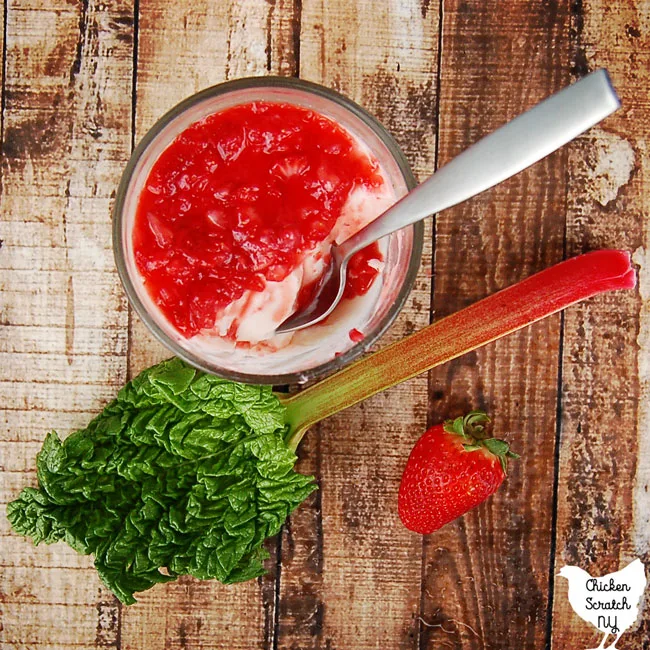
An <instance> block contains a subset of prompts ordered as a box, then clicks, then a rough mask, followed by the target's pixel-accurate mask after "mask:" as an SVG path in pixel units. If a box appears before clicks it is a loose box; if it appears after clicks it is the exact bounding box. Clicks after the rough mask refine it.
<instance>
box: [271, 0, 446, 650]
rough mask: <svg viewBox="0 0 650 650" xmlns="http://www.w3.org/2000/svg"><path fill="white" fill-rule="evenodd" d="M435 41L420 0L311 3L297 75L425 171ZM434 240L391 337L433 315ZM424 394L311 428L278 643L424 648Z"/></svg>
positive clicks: (285, 571) (413, 391) (429, 158)
mask: <svg viewBox="0 0 650 650" xmlns="http://www.w3.org/2000/svg"><path fill="white" fill-rule="evenodd" d="M423 13H424V14H425V15H423ZM437 42H438V16H437V12H436V11H432V12H429V13H428V14H427V12H426V11H424V12H423V9H422V7H421V4H420V3H417V2H403V3H400V4H399V5H398V3H390V4H386V3H372V2H365V1H361V2H357V3H354V4H350V3H346V2H329V3H322V2H312V1H311V0H303V2H302V17H301V38H300V76H301V77H304V78H306V79H309V80H313V81H316V82H319V83H322V84H324V85H326V86H329V87H331V88H334V89H336V90H338V91H340V92H342V93H344V94H346V95H348V96H350V97H351V98H352V99H354V100H356V101H358V102H359V103H360V104H361V105H362V106H364V107H365V108H367V109H368V110H369V111H370V112H371V113H373V114H375V115H376V116H377V117H378V118H379V119H380V120H381V121H382V122H383V123H384V124H385V125H386V126H387V127H388V128H389V130H390V131H391V132H392V133H393V134H394V135H395V137H396V138H397V140H398V142H399V143H400V144H401V146H402V147H403V148H404V150H405V152H406V154H407V156H408V158H409V160H410V161H411V163H412V164H413V166H414V168H415V171H416V172H417V173H418V174H420V175H421V176H424V175H425V174H427V173H430V172H431V171H432V169H433V159H434V149H435V121H436V120H435V105H436V97H435V78H436V68H437ZM429 226H430V224H429ZM426 242H427V245H426V246H425V252H424V256H423V265H422V268H421V272H420V275H419V277H418V280H417V286H416V288H415V289H414V291H413V294H412V296H411V299H410V302H409V304H408V306H407V307H406V308H405V310H404V312H403V313H402V314H401V316H400V318H399V319H398V321H397V322H396V324H395V325H394V326H393V327H392V328H391V330H390V332H389V333H388V334H387V335H386V336H385V337H384V339H383V340H382V343H381V344H382V345H386V343H388V342H389V341H391V340H396V339H398V338H400V337H402V336H404V335H405V334H406V333H408V332H409V331H412V330H413V329H414V328H416V327H421V326H423V325H426V324H428V322H429V297H430V272H431V267H430V262H431V246H430V244H431V230H430V229H428V230H427V235H426ZM426 391H427V382H426V378H419V379H417V380H414V381H412V382H410V383H409V384H407V385H404V386H400V387H397V388H395V389H393V390H392V391H390V392H389V393H388V394H385V395H380V396H377V397H376V398H374V399H373V400H370V401H369V402H367V403H365V404H361V405H359V406H358V407H357V408H354V409H351V410H349V411H346V412H345V413H344V414H341V415H340V416H338V417H333V418H331V419H330V420H328V421H327V422H325V423H323V424H321V425H319V426H318V427H315V428H314V430H313V431H311V432H310V433H309V434H308V435H307V437H306V439H305V441H304V443H303V447H302V448H301V456H302V461H301V464H300V469H301V471H304V472H309V473H315V474H316V476H317V479H318V481H319V484H320V488H321V489H320V490H319V492H317V493H316V494H315V495H313V496H312V498H311V499H310V501H309V502H308V503H305V504H303V505H302V506H301V507H300V508H299V509H298V510H297V511H296V512H295V513H294V515H293V516H292V517H291V522H290V525H289V526H287V527H286V530H285V534H284V536H283V540H282V574H281V582H280V590H281V596H280V629H279V639H278V647H280V648H296V647H299V648H324V647H328V648H329V647H331V648H398V647H416V646H417V638H416V637H417V624H416V623H417V621H416V616H417V611H418V604H419V597H420V571H421V539H420V538H419V537H418V536H415V535H411V534H409V533H408V531H406V530H405V529H404V528H403V527H402V526H401V524H400V522H399V520H398V518H397V509H396V500H397V487H398V484H399V478H400V473H401V470H402V467H403V463H404V461H405V459H406V456H407V454H408V451H409V448H410V445H411V444H412V442H413V441H414V440H415V439H416V437H417V435H418V433H421V432H423V431H424V429H425V426H426V400H427V394H426Z"/></svg>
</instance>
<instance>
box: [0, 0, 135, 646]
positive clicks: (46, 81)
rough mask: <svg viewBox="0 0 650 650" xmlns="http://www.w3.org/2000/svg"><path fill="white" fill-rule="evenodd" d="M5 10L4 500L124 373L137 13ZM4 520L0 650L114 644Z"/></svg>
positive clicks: (58, 553) (58, 552)
mask: <svg viewBox="0 0 650 650" xmlns="http://www.w3.org/2000/svg"><path fill="white" fill-rule="evenodd" d="M5 6H6V7H7V9H8V14H7V43H6V46H7V61H6V78H5V96H4V108H5V110H4V114H3V118H4V119H3V139H2V206H1V207H2V222H3V225H2V238H3V239H4V240H5V247H4V249H3V250H0V265H1V266H2V268H3V270H2V273H1V274H0V277H1V280H0V283H1V288H2V293H3V305H2V329H1V331H0V350H1V351H2V353H1V354H0V366H1V367H2V368H3V372H2V378H1V379H2V382H1V386H0V395H1V396H2V397H1V398H0V401H1V403H2V405H3V407H5V408H6V410H4V409H3V411H4V412H3V417H2V424H3V433H2V438H3V439H6V440H8V441H11V442H7V443H6V444H5V443H3V445H2V452H1V453H2V463H3V466H4V471H3V472H2V473H0V497H1V499H0V500H1V501H2V502H3V504H4V503H6V502H7V501H9V500H10V499H12V498H14V497H15V496H17V494H18V492H19V490H20V489H21V488H22V487H24V486H25V485H26V484H34V483H35V474H34V471H33V456H34V453H35V451H36V448H37V444H35V443H36V441H39V440H41V441H42V439H43V437H44V435H45V433H46V432H47V431H48V430H49V429H50V428H51V427H52V426H53V425H55V426H57V428H59V431H60V433H62V434H64V435H65V434H67V433H68V432H69V430H70V429H74V428H77V427H78V426H81V425H82V424H84V423H85V422H87V421H88V420H87V417H88V414H89V412H91V411H92V412H96V411H97V410H98V409H99V408H100V407H101V406H103V405H104V404H105V403H106V402H107V401H108V400H110V399H112V398H113V397H114V394H115V387H116V386H117V385H119V384H122V383H123V382H124V380H125V378H126V369H127V364H126V346H125V345H124V337H121V336H120V335H115V334H111V331H113V332H114V331H115V330H116V328H120V329H121V330H122V331H125V329H126V325H127V311H126V301H125V299H124V297H123V295H122V293H121V290H120V288H119V281H118V279H117V275H116V274H115V272H114V269H113V268H112V265H110V266H109V264H108V257H107V255H106V254H105V253H104V251H105V250H106V249H107V248H108V247H109V246H110V223H111V219H110V203H111V200H112V195H113V192H114V190H115V187H116V185H117V181H118V179H119V176H120V173H121V170H122V166H123V165H124V163H125V161H126V159H127V158H128V153H129V148H130V123H131V120H130V109H131V101H130V94H131V76H132V75H131V65H132V49H131V47H132V46H131V35H132V34H131V33H132V16H133V9H132V6H131V3H130V2H129V1H128V0H118V1H116V2H113V3H111V4H110V6H109V5H106V4H104V3H97V2H95V1H94V0H89V1H87V2H64V1H61V2H58V1H56V0H55V1H53V2H50V3H47V6H46V5H45V4H43V3H42V2H39V1H33V2H20V3H17V2H8V3H5ZM100 250H101V251H102V254H101V255H97V251H100ZM92 255H95V262H94V263H92V262H90V259H91V258H90V257H89V256H92ZM92 331H94V332H95V335H94V336H91V335H89V332H92ZM35 352H40V353H41V354H35ZM50 382H52V383H50ZM82 418H83V419H84V421H83V422H82ZM4 425H6V429H5V428H4ZM30 457H31V460H30ZM16 470H21V471H20V472H19V471H16ZM2 513H3V516H2V517H0V519H1V520H2V522H3V523H2V527H1V528H0V530H1V531H2V533H3V537H2V548H3V553H2V555H3V558H4V566H3V570H2V583H3V584H2V603H3V605H2V614H3V620H2V625H1V626H0V645H2V647H7V648H25V647H30V648H37V647H48V648H51V647H60V648H64V647H66V648H67V647H76V646H81V647H111V646H114V645H115V644H114V643H113V642H112V641H113V640H115V639H116V638H117V637H118V636H119V616H118V613H119V612H118V608H117V605H116V603H117V601H116V600H115V599H114V598H113V597H112V596H111V595H107V594H106V592H105V590H104V588H103V587H102V586H101V583H100V581H99V579H98V577H97V575H96V573H95V572H94V570H93V569H92V568H91V567H92V560H91V558H88V557H83V558H81V557H78V556H77V555H76V554H75V553H74V551H72V550H71V549H69V548H67V547H66V546H65V545H62V544H58V545H55V546H53V547H51V548H48V549H47V550H45V551H44V552H42V550H41V549H40V548H39V549H37V550H36V549H34V548H33V546H32V545H31V544H30V543H28V542H27V541H26V540H22V539H20V538H19V537H17V536H16V535H15V534H11V533H9V530H8V529H9V525H8V522H7V520H6V517H5V516H4V506H3V507H2ZM82 566H83V567H86V568H85V569H84V571H83V573H80V571H73V570H71V568H72V567H82ZM35 567H42V568H40V569H37V568H35ZM109 611H110V612H112V613H113V614H114V616H113V615H111V616H108V617H107V615H106V614H107V612H109Z"/></svg>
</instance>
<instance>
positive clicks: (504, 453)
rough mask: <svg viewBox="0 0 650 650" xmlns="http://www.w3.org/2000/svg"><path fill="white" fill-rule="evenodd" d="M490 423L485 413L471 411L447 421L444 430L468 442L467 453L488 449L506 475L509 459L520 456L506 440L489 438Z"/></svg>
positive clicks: (466, 445)
mask: <svg viewBox="0 0 650 650" xmlns="http://www.w3.org/2000/svg"><path fill="white" fill-rule="evenodd" d="M488 422H490V418H489V417H488V415H487V413H485V412H484V411H470V412H469V413H468V414H467V415H464V416H460V417H457V418H456V419H455V420H445V423H444V425H443V428H444V430H445V431H447V433H455V434H456V435H459V436H461V437H462V438H464V439H465V440H466V441H467V442H465V443H464V444H463V447H464V448H465V451H476V450H477V449H487V450H488V451H489V452H490V453H491V454H493V455H494V456H496V457H497V458H498V459H499V463H501V467H502V468H503V473H504V474H505V473H506V471H507V469H508V459H509V458H519V454H515V452H514V451H511V450H510V445H509V444H508V443H507V442H506V441H505V440H499V438H488V437H487V434H486V432H485V424H487V423H488Z"/></svg>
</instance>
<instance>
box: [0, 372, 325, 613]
mask: <svg viewBox="0 0 650 650" xmlns="http://www.w3.org/2000/svg"><path fill="white" fill-rule="evenodd" d="M284 417H285V412H284V407H283V405H282V404H281V402H280V401H279V400H278V398H277V397H276V396H275V395H274V394H273V393H272V392H271V389H270V388H268V387H261V386H247V385H244V384H237V383H234V382H230V381H226V380H224V379H220V378H218V377H214V376H212V375H207V374H204V373H201V372H199V371H197V370H195V369H194V368H191V367H190V366H188V365H186V364H185V363H183V362H182V361H180V360H179V359H171V360H169V361H165V362H163V363H161V364H158V365H157V366H154V367H153V368H149V369H148V370H145V371H144V372H143V373H141V374H140V375H139V376H138V377H136V378H135V379H134V380H133V381H131V382H129V383H128V384H127V385H126V386H125V387H124V388H123V389H122V390H121V391H120V392H119V394H118V396H117V399H116V400H115V401H114V402H112V403H111V404H109V405H108V406H107V407H106V408H105V409H104V411H103V412H102V413H101V414H100V415H99V416H97V417H96V418H95V419H94V420H93V421H92V422H90V424H89V425H88V426H87V427H86V428H85V429H82V430H80V431H77V432H75V433H73V434H72V435H70V436H69V437H68V438H67V439H66V440H64V441H61V439H60V438H59V436H58V435H57V434H56V433H55V432H52V433H50V434H48V435H47V437H46V438H45V441H44V443H43V447H42V449H41V451H40V453H39V454H38V456H37V476H38V483H39V488H38V489H35V488H31V487H28V488H25V489H24V490H23V491H22V492H21V494H20V495H19V496H18V498H17V499H16V500H15V501H13V502H11V503H9V504H8V506H7V515H8V518H9V521H10V522H11V525H12V526H13V528H14V530H15V531H16V532H17V533H20V534H22V535H25V536H28V537H31V538H32V540H33V541H34V543H35V544H39V543H41V542H45V543H47V544H51V543H54V542H58V541H65V542H67V543H68V544H69V545H70V546H71V547H72V548H74V549H75V550H76V551H78V552H80V553H84V554H92V555H93V556H94V561H95V566H96V568H97V571H98V573H99V576H100V578H101V579H102V580H103V581H104V583H105V584H106V585H107V586H108V587H109V588H110V589H111V590H112V591H113V593H115V595H116V596H117V597H118V598H119V599H120V600H121V601H122V602H123V603H126V604H130V603H133V602H135V598H134V596H133V594H134V593H135V592H139V591H143V590H145V589H149V588H150V587H152V586H153V585H155V584H157V583H160V582H167V581H169V580H174V579H175V578H176V577H177V576H179V575H184V574H189V575H193V576H195V577H197V578H200V579H210V578H216V579H218V580H220V581H221V582H224V583H233V582H239V581H242V580H249V579H251V578H254V577H256V576H259V575H262V574H263V573H264V566H263V562H264V560H265V559H266V558H267V557H268V553H267V552H266V551H265V550H264V548H263V546H262V545H263V543H264V540H265V539H266V538H267V537H269V536H271V535H275V534H277V533H278V531H279V530H280V527H281V526H282V524H283V523H284V521H285V519H286V518H287V516H288V515H289V514H290V513H291V512H292V511H293V510H294V508H296V507H297V506H298V505H299V504H300V503H301V502H302V501H303V500H304V499H305V498H307V496H309V494H311V493H312V492H313V491H314V490H315V489H316V485H315V483H314V481H313V478H312V477H309V476H304V475H302V474H298V473H297V472H296V471H295V470H294V464H295V462H296V456H295V454H294V453H293V451H291V450H290V449H289V448H288V447H287V445H286V443H285V441H284V435H285V433H286V426H285V424H284Z"/></svg>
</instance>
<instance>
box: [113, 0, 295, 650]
mask: <svg viewBox="0 0 650 650" xmlns="http://www.w3.org/2000/svg"><path fill="white" fill-rule="evenodd" d="M292 10H293V9H292V7H291V6H290V3H284V2H277V3H267V2H264V1H263V0H255V2H247V3H234V2H231V3H215V2H210V1H209V0H203V1H201V2H198V3H193V4H192V8H191V11H190V10H189V9H188V8H186V7H185V6H184V5H183V4H179V3H177V2H172V1H170V0H155V1H154V0H145V1H141V2H140V22H139V42H138V67H137V107H136V120H135V123H136V136H137V138H141V137H142V136H143V135H144V134H145V132H146V131H147V129H148V128H150V127H151V126H152V125H153V123H154V122H155V120H156V119H157V118H158V117H160V116H161V115H162V113H164V112H165V111H166V110H167V109H168V108H171V107H172V106H173V105H174V104H176V103H177V102H179V101H180V100H181V99H184V98H185V97H187V96H188V95H190V94H192V93H193V92H196V91H198V90H200V89H202V88H205V87H207V86H210V85H213V84H216V83H220V82H222V81H225V80H227V79H230V78H236V77H243V76H249V75H262V74H266V73H268V72H271V73H280V72H282V73H286V72H292V71H293V68H292V66H293V65H295V64H294V63H292V61H293V55H292V50H293V35H292V31H291V30H292V27H293V19H292V18H291V19H288V18H289V16H290V13H289V12H290V11H292ZM169 356H170V353H169V352H168V351H167V350H165V349H164V348H163V347H162V346H161V345H159V344H158V343H157V342H155V341H154V340H153V338H152V337H151V335H150V334H149V333H148V332H147V331H146V329H145V328H144V326H143V325H142V323H141V322H140V321H139V319H138V318H137V316H135V315H134V314H133V315H132V318H131V323H130V353H129V372H130V375H131V376H133V375H135V374H137V373H138V372H139V371H140V370H141V369H142V368H144V367H146V366H149V365H151V364H153V363H155V362H157V361H159V360H161V359H163V358H166V357H169ZM273 566H274V561H273V559H272V560H271V561H270V562H269V568H270V569H272V568H273ZM274 592H275V590H274V573H273V572H271V574H270V575H269V576H267V577H266V578H264V579H262V580H260V581H259V582H257V583H255V582H253V583H246V584H241V585H232V586H223V585H220V584H219V583H218V582H216V581H210V582H206V583H200V582H198V581H196V580H191V579H183V580H182V581H180V582H179V583H171V584H168V585H164V586H163V585H159V586H158V587H157V588H156V589H154V590H152V591H151V592H148V593H145V594H142V597H141V598H140V602H139V603H138V604H137V605H136V606H134V607H131V608H129V609H128V610H126V611H125V612H124V614H123V627H122V641H123V644H124V647H128V648H131V647H133V648H141V647H144V646H145V645H148V646H150V647H163V646H164V647H166V648H176V647H187V648H192V647H211V648H214V647H223V648H225V647H228V648H233V649H235V648H242V649H246V650H248V649H249V648H253V647H271V646H272V643H273V630H274V625H273V623H274Z"/></svg>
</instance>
